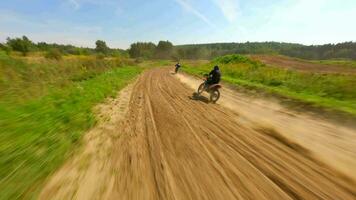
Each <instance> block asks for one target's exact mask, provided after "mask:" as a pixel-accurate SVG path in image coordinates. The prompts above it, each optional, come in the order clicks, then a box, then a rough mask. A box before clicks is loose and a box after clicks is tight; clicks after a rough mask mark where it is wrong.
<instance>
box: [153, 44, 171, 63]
mask: <svg viewBox="0 0 356 200" xmlns="http://www.w3.org/2000/svg"><path fill="white" fill-rule="evenodd" d="M172 53H173V44H172V43H171V42H169V41H159V43H158V45H157V47H156V51H155V57H156V58H161V59H169V58H171V57H172Z"/></svg>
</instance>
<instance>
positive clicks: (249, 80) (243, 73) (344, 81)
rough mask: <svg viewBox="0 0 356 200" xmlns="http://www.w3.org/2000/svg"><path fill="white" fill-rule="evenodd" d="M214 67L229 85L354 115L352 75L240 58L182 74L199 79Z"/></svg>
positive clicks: (354, 82)
mask: <svg viewBox="0 0 356 200" xmlns="http://www.w3.org/2000/svg"><path fill="white" fill-rule="evenodd" d="M215 64H219V65H220V67H221V71H222V74H223V80H224V81H226V82H228V83H231V84H233V85H239V86H243V87H246V88H252V89H261V90H263V91H266V92H269V93H274V94H278V95H281V96H284V97H288V98H291V99H295V100H298V101H302V102H307V103H309V104H312V105H315V106H318V107H319V106H321V107H324V108H328V109H332V110H337V111H342V112H346V113H349V114H352V115H356V76H355V75H334V74H327V75H325V74H313V73H302V72H297V71H292V70H286V69H279V68H274V67H267V66H265V65H263V64H261V63H259V62H255V61H251V60H249V59H248V58H246V57H244V56H240V55H239V56H236V55H233V56H224V57H222V58H217V59H215V60H214V61H213V62H212V63H209V64H205V65H199V66H195V67H193V66H184V67H183V70H184V71H185V72H187V73H190V74H194V75H201V74H204V73H207V72H209V71H210V70H211V68H212V66H213V65H215Z"/></svg>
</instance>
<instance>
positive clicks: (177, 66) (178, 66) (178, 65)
mask: <svg viewBox="0 0 356 200" xmlns="http://www.w3.org/2000/svg"><path fill="white" fill-rule="evenodd" d="M175 67H176V69H175V72H176V73H178V70H179V68H180V67H181V65H180V64H179V62H178V63H177V64H176V65H175Z"/></svg>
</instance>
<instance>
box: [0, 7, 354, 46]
mask: <svg viewBox="0 0 356 200" xmlns="http://www.w3.org/2000/svg"><path fill="white" fill-rule="evenodd" d="M0 5H1V8H0V30H1V31H0V42H4V41H6V38H7V37H11V38H14V37H21V36H22V35H26V36H27V37H28V38H29V39H31V40H32V41H34V42H36V43H37V42H46V43H57V44H65V45H74V46H78V47H89V48H93V47H94V45H95V41H96V40H104V41H106V43H107V44H108V46H109V47H111V48H120V49H127V48H129V45H130V44H131V43H134V42H138V41H140V42H153V43H155V44H157V43H158V41H160V40H164V41H165V40H168V41H171V42H172V43H173V44H174V45H177V46H179V45H189V44H214V43H246V42H266V41H267V42H268V41H271V42H280V43H294V44H302V45H308V46H309V45H323V44H337V43H343V42H355V41H356V39H355V35H356V27H355V26H350V24H352V19H355V18H356V9H355V8H356V2H355V1H352V0H345V1H344V2H343V3H342V4H340V3H338V1H336V0H315V1H313V2H309V1H307V0H273V1H270V2H267V3H266V2H264V1H262V0H254V1H253V2H249V1H244V0H209V1H203V0H198V1H192V0H169V1H164V0H155V1H152V2H145V1H140V0H134V1H125V0H102V1H98V0H55V1H54V2H52V3H48V2H45V1H44V0H36V1H35V0H32V1H28V2H23V1H22V0H12V1H10V0H5V1H3V2H1V3H0Z"/></svg>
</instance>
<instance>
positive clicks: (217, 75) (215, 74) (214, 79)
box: [209, 70, 221, 84]
mask: <svg viewBox="0 0 356 200" xmlns="http://www.w3.org/2000/svg"><path fill="white" fill-rule="evenodd" d="M209 76H210V77H211V84H217V83H219V82H220V79H221V72H220V70H212V71H211V72H210V73H209Z"/></svg>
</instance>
